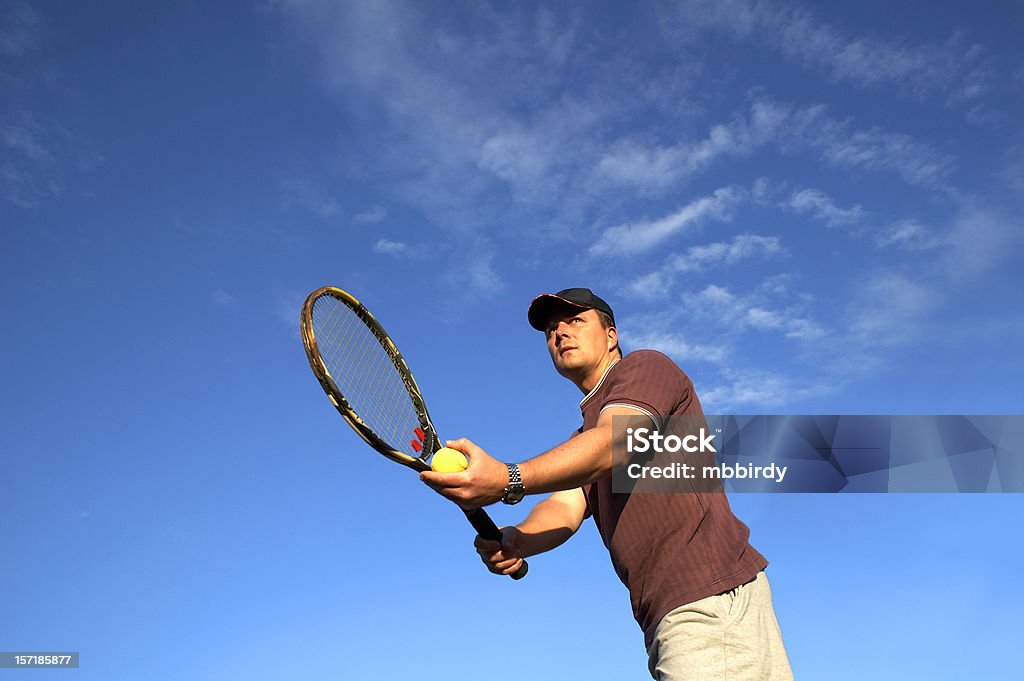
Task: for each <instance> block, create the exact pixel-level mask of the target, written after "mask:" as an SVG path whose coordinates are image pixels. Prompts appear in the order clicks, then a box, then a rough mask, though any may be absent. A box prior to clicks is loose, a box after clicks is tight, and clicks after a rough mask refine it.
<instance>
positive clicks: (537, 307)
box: [526, 288, 615, 331]
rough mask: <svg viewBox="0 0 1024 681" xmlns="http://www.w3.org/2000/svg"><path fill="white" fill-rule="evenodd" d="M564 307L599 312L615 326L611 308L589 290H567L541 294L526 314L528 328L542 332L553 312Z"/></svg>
mask: <svg viewBox="0 0 1024 681" xmlns="http://www.w3.org/2000/svg"><path fill="white" fill-rule="evenodd" d="M566 307H570V308H575V309H577V310H591V309H593V310H599V311H601V312H604V313H605V314H607V315H608V316H609V317H611V319H612V325H614V324H615V313H614V312H612V308H611V306H610V305H609V304H608V303H606V302H604V301H603V300H601V299H600V298H598V297H597V296H595V295H594V292H593V291H591V290H590V289H589V288H567V289H564V290H562V291H559V292H558V293H542V294H541V295H539V296H537V297H536V298H534V299H533V302H532V303H530V310H529V311H528V312H527V313H526V316H527V318H528V319H529V320H530V326H532V327H533V328H535V329H537V330H538V331H544V330H545V328H544V327H545V326H546V325H547V322H548V319H549V318H550V317H551V314H552V312H554V311H555V310H559V309H562V310H564V309H565V308H566Z"/></svg>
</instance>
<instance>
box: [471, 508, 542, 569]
mask: <svg viewBox="0 0 1024 681" xmlns="http://www.w3.org/2000/svg"><path fill="white" fill-rule="evenodd" d="M465 513H466V517H467V518H468V519H469V524H470V525H472V526H473V528H474V529H475V530H476V533H477V534H479V535H480V536H481V537H483V538H484V539H490V540H491V541H497V542H500V541H501V530H499V529H498V526H497V525H495V524H494V521H493V520H491V516H489V515H487V511H485V510H484V509H482V508H478V509H476V510H475V511H465ZM529 569H530V566H529V565H528V564H527V563H526V561H525V560H524V561H523V564H522V566H521V567H520V568H519V569H518V570H516V571H515V572H513V573H512V574H511V575H509V577H511V578H512V579H517V580H518V579H522V578H523V577H525V576H526V573H527V571H528V570H529Z"/></svg>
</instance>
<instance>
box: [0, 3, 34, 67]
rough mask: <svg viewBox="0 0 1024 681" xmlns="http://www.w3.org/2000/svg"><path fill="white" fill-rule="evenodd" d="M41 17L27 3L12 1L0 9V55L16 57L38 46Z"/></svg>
mask: <svg viewBox="0 0 1024 681" xmlns="http://www.w3.org/2000/svg"><path fill="white" fill-rule="evenodd" d="M44 26H45V23H44V21H43V17H42V16H41V15H40V14H39V12H37V11H36V10H35V9H34V8H33V7H32V6H31V5H30V4H28V3H27V2H21V1H20V0H14V1H13V2H6V3H4V6H3V8H0V55H3V56H8V57H18V56H21V55H23V54H25V53H26V52H29V51H30V50H32V49H34V48H35V47H36V46H37V45H38V44H39V34H40V32H41V31H42V30H43V27H44Z"/></svg>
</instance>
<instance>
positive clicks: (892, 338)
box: [848, 270, 941, 349]
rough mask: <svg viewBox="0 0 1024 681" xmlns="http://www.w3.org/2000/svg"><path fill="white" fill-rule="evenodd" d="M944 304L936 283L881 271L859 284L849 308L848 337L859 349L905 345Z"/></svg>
mask: <svg viewBox="0 0 1024 681" xmlns="http://www.w3.org/2000/svg"><path fill="white" fill-rule="evenodd" d="M940 303H941V295H940V292H939V290H938V289H937V287H935V286H934V284H933V283H926V282H923V281H921V280H915V279H911V278H909V277H908V276H906V275H905V274H903V273H900V272H894V271H887V270H879V271H877V272H874V273H872V274H871V275H869V276H867V277H865V278H864V280H863V281H861V282H859V283H858V286H857V292H856V297H855V298H854V300H853V302H852V303H851V304H850V309H849V318H850V322H849V327H848V329H849V334H850V340H851V342H852V343H854V344H855V345H856V347H859V348H868V349H871V348H879V347H886V346H893V345H903V344H906V343H908V342H910V341H912V340H914V339H915V338H917V337H918V336H919V334H920V332H921V329H922V328H923V325H924V324H925V321H926V317H927V315H928V314H929V313H930V312H931V311H932V310H934V309H935V308H936V307H938V306H939V305H940Z"/></svg>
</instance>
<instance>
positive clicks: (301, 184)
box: [281, 178, 343, 220]
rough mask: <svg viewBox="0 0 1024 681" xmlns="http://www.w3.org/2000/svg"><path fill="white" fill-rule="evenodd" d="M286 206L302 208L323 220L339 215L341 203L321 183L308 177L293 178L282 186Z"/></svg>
mask: <svg viewBox="0 0 1024 681" xmlns="http://www.w3.org/2000/svg"><path fill="white" fill-rule="evenodd" d="M281 192H282V195H283V201H284V206H285V208H300V209H302V210H305V211H307V212H309V213H312V214H313V215H315V216H317V217H318V218H320V219H321V220H330V219H333V218H337V217H339V216H340V215H341V214H342V212H343V210H342V207H341V204H339V203H338V201H337V200H336V199H335V198H334V197H333V196H331V194H330V193H329V192H328V191H327V190H326V189H324V188H323V187H322V186H321V185H320V184H318V183H317V182H314V181H312V180H308V179H302V178H292V179H289V180H285V181H284V182H283V183H282V186H281Z"/></svg>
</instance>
